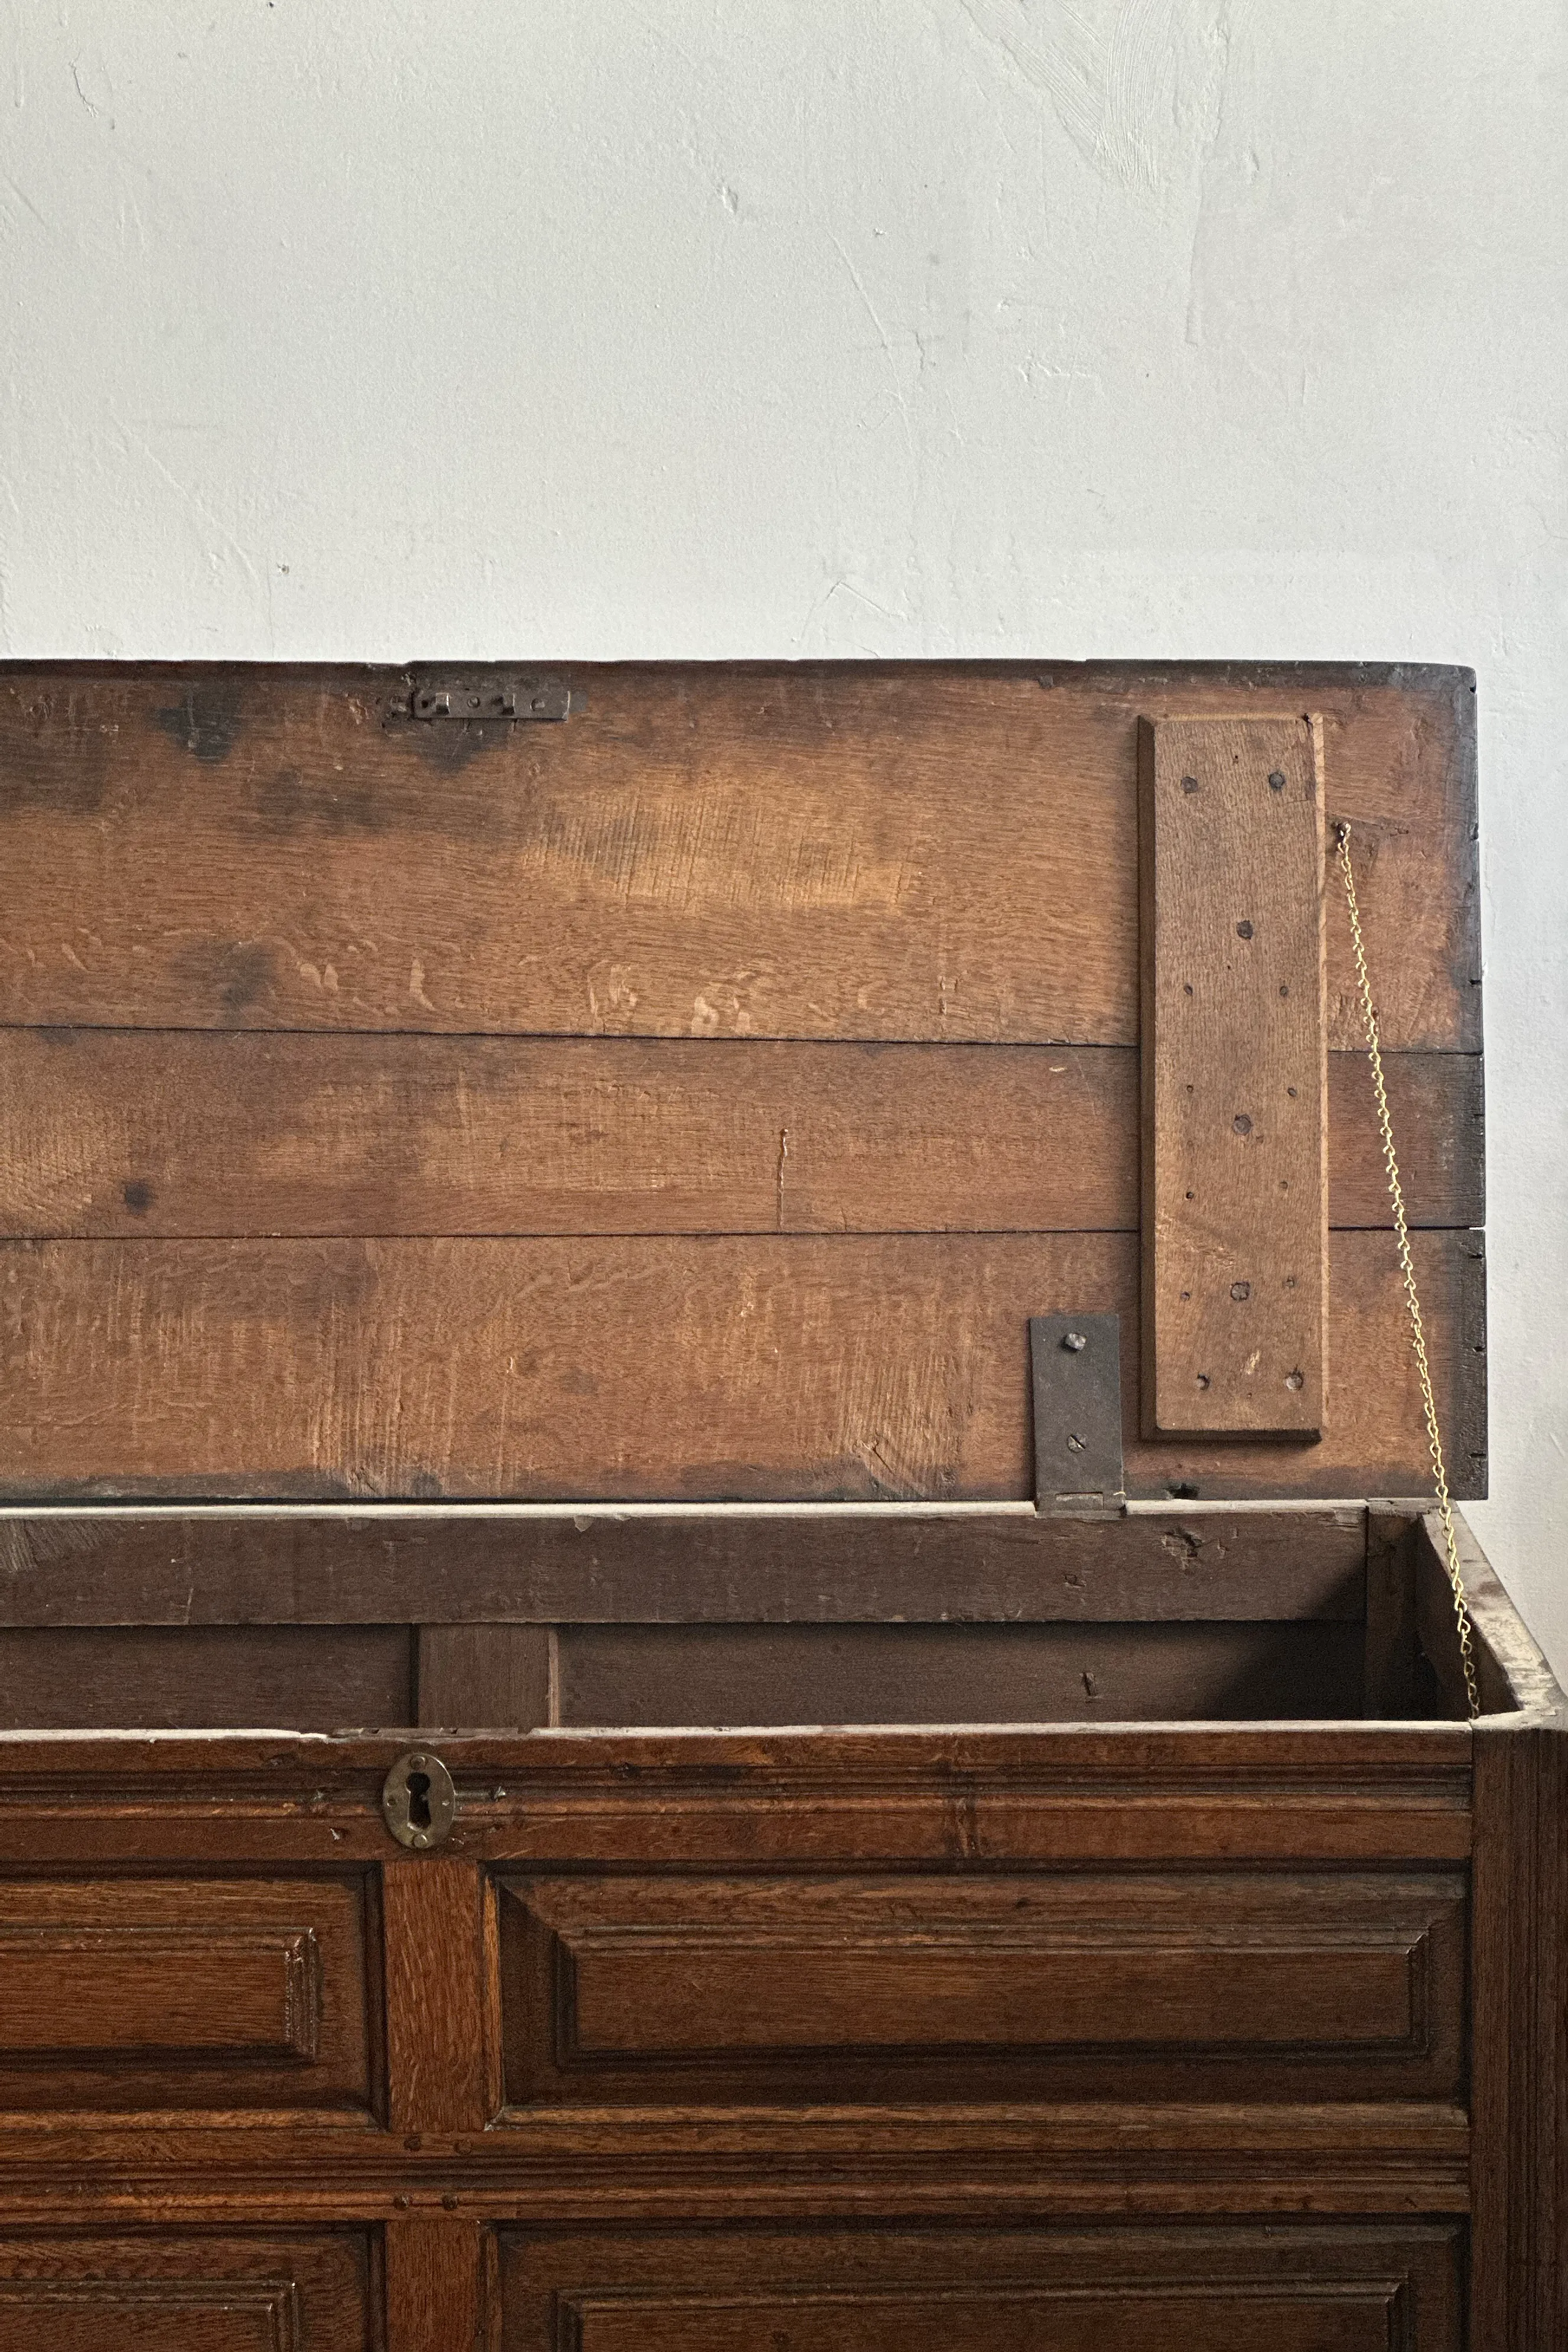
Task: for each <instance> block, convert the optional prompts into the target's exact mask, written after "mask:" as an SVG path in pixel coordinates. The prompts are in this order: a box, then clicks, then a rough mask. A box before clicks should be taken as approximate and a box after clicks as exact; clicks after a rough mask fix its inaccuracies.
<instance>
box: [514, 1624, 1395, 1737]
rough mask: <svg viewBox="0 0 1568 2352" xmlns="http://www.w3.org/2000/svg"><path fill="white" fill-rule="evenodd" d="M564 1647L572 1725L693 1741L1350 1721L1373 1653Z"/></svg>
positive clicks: (586, 1640)
mask: <svg viewBox="0 0 1568 2352" xmlns="http://www.w3.org/2000/svg"><path fill="white" fill-rule="evenodd" d="M475 1630H478V1629H475ZM502 1630H505V1629H502ZM555 1639H556V1664H555V1683H556V1700H555V1706H556V1712H557V1717H558V1719H559V1721H560V1722H561V1723H563V1724H574V1725H600V1724H603V1725H616V1726H622V1727H628V1726H635V1725H649V1726H652V1725H655V1724H657V1725H689V1726H691V1727H693V1728H696V1727H700V1726H702V1725H705V1724H791V1723H888V1724H893V1723H985V1722H1020V1723H1035V1722H1039V1723H1135V1722H1139V1721H1143V1722H1191V1721H1194V1720H1200V1721H1201V1720H1207V1721H1212V1722H1226V1721H1231V1722H1235V1721H1245V1720H1248V1719H1252V1720H1256V1719H1258V1718H1260V1717H1264V1718H1267V1717H1276V1716H1280V1717H1283V1716H1290V1717H1296V1718H1298V1719H1303V1720H1304V1719H1308V1718H1312V1717H1339V1718H1340V1719H1342V1720H1343V1718H1344V1717H1348V1716H1354V1715H1359V1714H1360V1712H1361V1697H1362V1681H1363V1659H1364V1648H1365V1638H1364V1632H1363V1629H1362V1627H1361V1626H1360V1625H1358V1624H1344V1623H1326V1624H1325V1623H1321V1622H1319V1623H1309V1624H1282V1623H1273V1624H1258V1625H1246V1624H1234V1623H1231V1624H1221V1625H1207V1624H1194V1623H1178V1624H1170V1625H1158V1624H1155V1625H1136V1624H1134V1625H1114V1624H1096V1625H1054V1624H1033V1625H1030V1624H1005V1625H842V1624H841V1625H712V1624H709V1625H563V1626H561V1627H559V1629H558V1631H557V1633H556V1637H555ZM487 1719H489V1720H493V1721H498V1720H501V1719H502V1718H499V1717H489V1718H487ZM526 1719H527V1718H526V1717H520V1718H519V1720H526Z"/></svg>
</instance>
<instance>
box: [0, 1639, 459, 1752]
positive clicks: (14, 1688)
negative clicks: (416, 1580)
mask: <svg viewBox="0 0 1568 2352" xmlns="http://www.w3.org/2000/svg"><path fill="white" fill-rule="evenodd" d="M410 1665H411V1660H410V1644H409V1637H408V1633H407V1631H406V1629H405V1628H404V1627H402V1626H401V1625H395V1624H385V1625H337V1626H334V1627H332V1628H330V1629H325V1628H317V1627H312V1626H305V1625H291V1624H271V1625H227V1624H208V1625H190V1624H185V1623H182V1622H177V1621H172V1622H165V1623H163V1624H151V1625H134V1626H120V1625H116V1626H108V1625H105V1626H89V1625H62V1624H53V1625H48V1626H18V1625H8V1626H5V1627H4V1628H3V1629H0V1729H5V1730H6V1731H18V1730H22V1729H24V1728H26V1729H28V1730H47V1729H50V1728H59V1729H61V1730H69V1731H85V1730H113V1729H118V1728H131V1727H135V1728H138V1729H145V1730H168V1731H176V1730H185V1729H190V1728H193V1727H203V1728H207V1727H211V1728H214V1729H216V1728H235V1729H239V1728H244V1727H249V1726H254V1725H260V1724H269V1723H272V1724H287V1725H288V1726H289V1727H291V1728H293V1729H296V1730H301V1731H341V1730H344V1729H346V1728H347V1727H350V1725H363V1724H382V1723H409V1722H412V1721H413V1702H412V1694H411V1674H410Z"/></svg>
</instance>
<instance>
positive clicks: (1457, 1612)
mask: <svg viewBox="0 0 1568 2352" xmlns="http://www.w3.org/2000/svg"><path fill="white" fill-rule="evenodd" d="M1334 840H1335V843H1336V845H1337V847H1338V853H1339V868H1340V872H1341V874H1342V875H1343V877H1344V895H1345V901H1346V904H1347V905H1348V907H1349V908H1350V936H1351V941H1352V944H1353V946H1354V949H1355V971H1356V978H1357V981H1358V982H1360V987H1361V1017H1362V1024H1363V1026H1364V1029H1365V1031H1366V1051H1367V1058H1368V1059H1369V1061H1370V1062H1371V1064H1372V1088H1373V1092H1374V1094H1375V1096H1376V1097H1377V1124H1378V1127H1379V1129H1380V1130H1381V1132H1382V1137H1383V1164H1384V1167H1385V1169H1386V1170H1387V1171H1388V1198H1389V1200H1390V1201H1391V1202H1392V1203H1393V1207H1394V1236H1395V1240H1396V1243H1397V1244H1398V1249H1399V1271H1400V1274H1401V1276H1403V1277H1404V1282H1405V1298H1406V1305H1407V1306H1408V1307H1409V1309H1410V1339H1411V1342H1412V1344H1413V1346H1414V1348H1415V1350H1416V1372H1417V1374H1418V1375H1419V1378H1420V1381H1421V1407H1422V1411H1423V1412H1425V1414H1426V1416H1427V1451H1428V1452H1429V1453H1430V1454H1431V1457H1432V1476H1433V1480H1434V1482H1435V1484H1436V1486H1437V1514H1438V1517H1440V1518H1441V1520H1442V1523H1443V1545H1444V1549H1445V1551H1446V1553H1447V1555H1448V1582H1449V1584H1450V1585H1451V1586H1452V1588H1453V1594H1454V1622H1455V1625H1456V1626H1457V1627H1458V1636H1459V1663H1460V1664H1461V1665H1462V1666H1463V1667H1464V1670H1465V1698H1466V1701H1467V1704H1468V1705H1469V1713H1470V1721H1471V1722H1472V1723H1474V1722H1475V1721H1476V1719H1477V1717H1479V1714H1480V1711H1481V1702H1480V1693H1479V1689H1478V1687H1477V1685H1476V1661H1475V1652H1474V1648H1473V1646H1472V1643H1471V1641H1470V1604H1469V1601H1468V1600H1467V1599H1466V1597H1465V1580H1464V1575H1463V1572H1462V1570H1460V1567H1459V1543H1458V1536H1457V1535H1456V1534H1455V1532H1454V1507H1453V1505H1452V1504H1451V1503H1450V1501H1449V1500H1448V1468H1447V1465H1446V1464H1445V1462H1444V1459H1443V1439H1442V1434H1441V1432H1440V1431H1439V1429H1438V1427H1437V1398H1436V1397H1435V1396H1434V1394H1433V1392H1432V1368H1431V1366H1430V1365H1429V1364H1428V1362H1427V1335H1426V1331H1425V1329H1424V1328H1423V1327H1422V1322H1421V1302H1420V1299H1419V1298H1418V1297H1416V1266H1415V1262H1414V1260H1413V1259H1412V1257H1411V1255H1410V1228H1409V1225H1408V1223H1407V1222H1406V1215H1405V1188H1404V1186H1403V1185H1402V1184H1401V1183H1400V1181H1399V1162H1398V1160H1396V1158H1395V1155H1394V1121H1393V1119H1392V1118H1391V1117H1390V1116H1389V1110H1388V1089H1387V1087H1385V1085H1384V1083H1383V1048H1382V1045H1381V1043H1380V1041H1379V1038H1378V1032H1377V1013H1376V1011H1375V1007H1374V1005H1373V1002H1372V981H1371V978H1370V975H1369V974H1368V972H1367V969H1366V946H1365V942H1364V940H1363V939H1362V936H1361V908H1360V907H1359V905H1358V904H1357V902H1356V896H1355V876H1354V872H1353V871H1352V869H1351V863H1350V827H1349V825H1348V824H1344V823H1343V821H1342V822H1341V823H1339V824H1336V825H1335V827H1334Z"/></svg>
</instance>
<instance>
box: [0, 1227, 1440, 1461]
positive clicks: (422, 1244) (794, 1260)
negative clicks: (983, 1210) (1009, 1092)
mask: <svg viewBox="0 0 1568 2352" xmlns="http://www.w3.org/2000/svg"><path fill="white" fill-rule="evenodd" d="M1415 1242H1416V1267H1417V1273H1418V1277H1419V1280H1420V1285H1421V1293H1422V1299H1423V1304H1424V1307H1425V1308H1426V1314H1427V1330H1428V1335H1429V1340H1430V1345H1431V1351H1432V1357H1433V1364H1434V1370H1435V1375H1436V1379H1437V1395H1438V1404H1439V1410H1440V1412H1442V1414H1443V1417H1444V1425H1445V1426H1446V1427H1448V1428H1449V1429H1450V1430H1453V1431H1456V1432H1459V1433H1462V1436H1463V1442H1462V1443H1460V1442H1456V1443H1454V1444H1453V1445H1452V1448H1451V1469H1452V1475H1453V1479H1454V1487H1455V1492H1456V1493H1457V1494H1460V1495H1468V1494H1471V1493H1474V1492H1475V1491H1477V1490H1478V1488H1479V1487H1480V1486H1482V1485H1483V1484H1484V1477H1485V1461H1484V1454H1482V1453H1481V1452H1480V1451H1479V1445H1480V1444H1481V1443H1483V1442H1484V1441H1482V1440H1480V1438H1479V1426H1480V1424H1479V1421H1478V1414H1477V1410H1476V1407H1477V1398H1476V1394H1475V1391H1476V1390H1477V1386H1478V1383H1484V1358H1483V1356H1482V1355H1481V1353H1480V1352H1479V1337H1480V1334H1479V1330H1478V1328H1477V1326H1476V1324H1475V1320H1474V1318H1473V1312H1472V1305H1473V1302H1472V1301H1471V1299H1470V1297H1469V1286H1470V1285H1471V1283H1472V1281H1473V1277H1474V1274H1475V1272H1476V1271H1477V1270H1478V1268H1479V1257H1478V1253H1479V1248H1480V1244H1479V1237H1477V1236H1475V1235H1473V1234H1468V1233H1467V1234H1417V1235H1416V1237H1415ZM1075 1308H1084V1309H1103V1310H1105V1311H1108V1312H1116V1313H1119V1314H1120V1315H1121V1316H1122V1318H1123V1335H1124V1350H1125V1351H1126V1352H1125V1354H1124V1396H1125V1397H1126V1398H1127V1399H1128V1400H1129V1401H1131V1400H1132V1399H1134V1396H1135V1380H1134V1366H1135V1364H1136V1361H1137V1344H1138V1341H1137V1312H1136V1308H1137V1252H1136V1244H1135V1241H1134V1237H1133V1236H1131V1235H1128V1234H1066V1235H1062V1234H1041V1235H1027V1236H1026V1235H1017V1234H1008V1235H993V1236H979V1237H977V1236H967V1235H917V1236H909V1237H889V1236H841V1237H834V1238H825V1237H800V1236H789V1235H777V1236H768V1237H763V1238H744V1237H742V1238H730V1239H706V1240H684V1239H674V1240H662V1241H659V1242H656V1243H652V1244H651V1243H649V1242H646V1241H636V1240H614V1239H609V1240H592V1241H576V1240H574V1241H563V1240H528V1241H486V1240H455V1241H374V1242H367V1241H332V1242H268V1241H256V1242H226V1243H225V1242H145V1243H125V1242H44V1243H19V1242H11V1243H6V1244H3V1245H0V1330H3V1333H4V1347H3V1353H0V1425H3V1426H4V1428H5V1441H4V1451H3V1455H0V1492H3V1493H4V1494H5V1495H7V1496H11V1497H14V1498H16V1499H18V1500H20V1499H26V1498H28V1497H45V1496H53V1497H55V1498H57V1499H86V1498H88V1497H89V1496H93V1495H99V1496H116V1495H118V1496H136V1495H159V1494H163V1495H170V1496H177V1495H184V1496H200V1495H202V1494H214V1493H216V1494H230V1495H241V1496H243V1495H261V1496H271V1497H273V1498H275V1499H278V1498H287V1496H291V1495H292V1496H301V1497H304V1496H322V1495H327V1496H339V1497H341V1498H343V1499H350V1500H351V1499H353V1498H355V1497H356V1496H357V1497H360V1498H368V1497H371V1496H398V1495H402V1496H444V1497H449V1498H458V1497H463V1496H471V1497H478V1496H508V1495H509V1496H532V1497H535V1498H538V1499H543V1500H549V1499H555V1498H559V1499H577V1498H583V1499H589V1498H592V1497H595V1496H598V1497H601V1498H604V1499H614V1498H616V1497H627V1496H644V1497H649V1498H654V1499H656V1498H659V1497H668V1498H671V1499H676V1500H681V1499H685V1500H692V1501H712V1500H724V1499H741V1500H745V1499H758V1500H766V1499H769V1498H777V1499H783V1500H789V1499H797V1500H799V1499H812V1498H817V1499H823V1500H833V1499H836V1500H850V1501H856V1500H860V1501H866V1500H883V1499H897V1498H901V1497H906V1498H910V1499H915V1500H922V1499H926V1500H929V1499H956V1500H962V1499H975V1500H994V1499H1000V1498H1006V1497H1016V1498H1019V1499H1023V1498H1025V1497H1026V1496H1029V1495H1030V1493H1031V1491H1032V1486H1031V1480H1032V1464H1031V1452H1030V1428H1029V1407H1028V1398H1029V1380H1028V1362H1027V1324H1028V1318H1029V1317H1030V1315H1035V1314H1045V1313H1051V1312H1068V1311H1071V1310H1072V1309H1075ZM1330 1318H1331V1329H1332V1331H1333V1346H1334V1349H1335V1354H1336V1360H1337V1362H1338V1364H1339V1366H1340V1373H1339V1377H1338V1378H1337V1380H1336V1382H1335V1389H1334V1393H1333V1397H1331V1399H1330V1402H1329V1409H1328V1412H1327V1415H1326V1417H1325V1423H1324V1434H1323V1438H1322V1444H1319V1445H1316V1446H1312V1447H1310V1448H1308V1447H1302V1446H1291V1445H1285V1444H1277V1443H1271V1442H1267V1441H1265V1442H1260V1443H1258V1444H1249V1445H1248V1446H1246V1447H1245V1448H1242V1447H1237V1446H1229V1447H1228V1446H1225V1445H1216V1444H1204V1443H1203V1442H1201V1441H1191V1442H1183V1443H1180V1444H1165V1445H1153V1444H1145V1443H1144V1442H1143V1441H1142V1440H1141V1439H1139V1438H1138V1436H1137V1434H1136V1430H1135V1427H1134V1429H1133V1430H1131V1431H1129V1433H1128V1442H1127V1474H1128V1486H1129V1492H1134V1493H1138V1492H1142V1493H1152V1494H1155V1495H1164V1494H1166V1493H1167V1492H1169V1493H1172V1494H1174V1495H1176V1496H1177V1498H1178V1499H1181V1498H1188V1499H1190V1498H1192V1497H1193V1496H1207V1497H1209V1498H1210V1499H1218V1498H1220V1497H1223V1496H1225V1495H1226V1494H1227V1493H1231V1494H1243V1495H1245V1494H1249V1493H1251V1494H1260V1493H1262V1494H1270V1495H1274V1496H1281V1497H1285V1496H1289V1495H1291V1494H1292V1493H1295V1494H1301V1495H1310V1494H1327V1495H1333V1496H1351V1495H1356V1494H1363V1495H1364V1494H1368V1493H1382V1494H1395V1495H1397V1494H1401V1493H1405V1494H1419V1493H1422V1492H1423V1491H1425V1489H1426V1486H1427V1470H1426V1466H1425V1445H1424V1441H1423V1437H1422V1421H1421V1412H1420V1398H1419V1391H1418V1389H1417V1386H1416V1376H1415V1370H1414V1365H1413V1362H1412V1360H1411V1350H1410V1345H1409V1339H1408V1332H1407V1328H1406V1316H1405V1304H1404V1298H1403V1294H1402V1291H1401V1287H1400V1283H1399V1276H1398V1267H1397V1262H1396V1255H1395V1251H1394V1247H1393V1240H1392V1236H1390V1235H1388V1234H1376V1233H1349V1234H1339V1235H1336V1236H1335V1239H1334V1244H1333V1252H1332V1255H1331V1276H1330ZM1482 1393H1483V1394H1484V1387H1483V1389H1482Z"/></svg>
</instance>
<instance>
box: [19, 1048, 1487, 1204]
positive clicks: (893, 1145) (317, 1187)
mask: <svg viewBox="0 0 1568 2352" xmlns="http://www.w3.org/2000/svg"><path fill="white" fill-rule="evenodd" d="M1387 1075H1388V1082H1389V1092H1390V1099H1391V1102H1392V1104H1393V1109H1394V1118H1395V1122H1396V1131H1397V1133H1398V1135H1399V1139H1400V1170H1401V1174H1402V1177H1403V1179H1404V1182H1405V1188H1406V1202H1407V1208H1408V1213H1409V1215H1410V1218H1411V1222H1412V1223H1415V1224H1418V1225H1470V1224H1479V1223H1480V1222H1481V1218H1482V1214H1483V1207H1484V1203H1483V1195H1482V1184H1483V1174H1484V1155H1483V1152H1482V1149H1481V1126H1480V1118H1479V1085H1480V1064H1479V1058H1478V1057H1477V1056H1475V1055H1466V1054H1396V1055H1390V1056H1389V1058H1388V1062H1387ZM1137 1084H1138V1076H1137V1056H1136V1054H1135V1052H1134V1050H1133V1049H1132V1048H1130V1047H1126V1046H1093V1045H1088V1046H1065V1045H1064V1046H1054V1047H1053V1046H1042V1045H996V1046H989V1045H988V1046H966V1045H800V1044H779V1043H768V1042H764V1041H743V1040H727V1041H725V1042H724V1043H722V1044H719V1045H715V1044H713V1043H711V1042H709V1043H706V1044H691V1043H681V1042H678V1041H675V1040H670V1039H631V1038H597V1039H593V1040H591V1041H590V1040H584V1039H578V1038H495V1037H421V1036H405V1035H382V1036H343V1035H333V1034H325V1035H314V1036H311V1035H282V1036H279V1035H277V1034H258V1033H256V1032H249V1033H246V1032H242V1033H239V1034H213V1033H202V1032H193V1031H183V1032H181V1031H169V1030H129V1031H128V1030H108V1029H73V1030H64V1029H53V1030H38V1029H9V1030H0V1098H3V1099H4V1100H5V1103H6V1104H7V1106H8V1109H9V1116H8V1118H7V1123H6V1128H5V1136H4V1139H3V1141H0V1233H5V1234H13V1235H16V1236H22V1237H28V1236H31V1237H47V1236H49V1235H56V1234H59V1235H82V1236H95V1235H103V1236H112V1235H120V1236H138V1237H142V1238H148V1237H153V1236H162V1237H172V1238H176V1239H188V1238H192V1237H195V1236H200V1235H209V1234H210V1235H214V1236H217V1237H223V1236H227V1235H233V1236H235V1237H243V1236H244V1235H246V1234H298V1235H310V1234H636V1233H650V1234H674V1233H758V1234H764V1233H774V1232H779V1233H898V1232H912V1233H920V1232H944V1231H945V1232H965V1233H983V1232H1010V1231H1015V1230H1017V1231H1024V1232H1032V1231H1042V1232H1043V1231H1056V1232H1072V1231H1076V1230H1080V1229H1089V1230H1095V1229H1098V1230H1103V1231H1115V1232H1131V1231H1134V1230H1135V1229H1136V1226H1137V1223H1138V1166H1137V1161H1138V1134H1137V1108H1136V1097H1137ZM1329 1086H1330V1096H1329V1117H1330V1129H1331V1150H1330V1177H1331V1183H1332V1188H1333V1189H1332V1193H1331V1202H1330V1212H1331V1217H1332V1220H1333V1223H1335V1224H1340V1225H1386V1224H1387V1223H1389V1207H1388V1193H1387V1182H1386V1179H1385V1174H1384V1170H1383V1164H1382V1160H1381V1157H1380V1154H1379V1150H1378V1143H1377V1128H1376V1120H1375V1108H1374V1104H1373V1099H1372V1093H1371V1086H1370V1081H1369V1078H1368V1076H1367V1071H1366V1063H1365V1057H1364V1055H1360V1054H1355V1053H1345V1054H1336V1055H1333V1057H1332V1059H1331V1062H1330V1067H1329Z"/></svg>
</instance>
